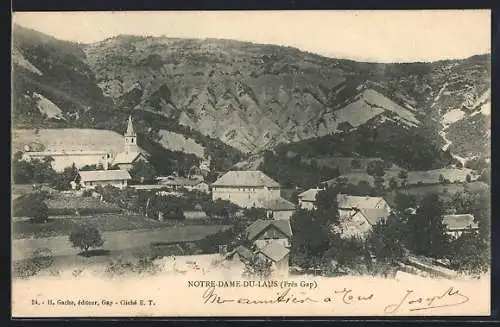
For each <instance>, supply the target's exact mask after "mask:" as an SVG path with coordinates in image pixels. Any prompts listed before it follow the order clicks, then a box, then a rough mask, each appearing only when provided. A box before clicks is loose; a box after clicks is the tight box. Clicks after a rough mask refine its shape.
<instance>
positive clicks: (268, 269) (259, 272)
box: [242, 256, 272, 279]
mask: <svg viewBox="0 0 500 327" xmlns="http://www.w3.org/2000/svg"><path fill="white" fill-rule="evenodd" d="M271 273H272V262H271V261H269V260H264V259H260V258H259V257H257V256H254V257H252V258H251V259H250V260H248V261H246V262H245V268H244V270H243V274H242V275H243V277H250V278H259V279H266V278H269V276H271Z"/></svg>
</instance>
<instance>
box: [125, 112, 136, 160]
mask: <svg viewBox="0 0 500 327" xmlns="http://www.w3.org/2000/svg"><path fill="white" fill-rule="evenodd" d="M124 136H125V152H127V153H128V152H138V151H139V148H138V147H137V134H136V133H135V131H134V125H133V124H132V116H129V117H128V124H127V131H126V132H125V135H124Z"/></svg>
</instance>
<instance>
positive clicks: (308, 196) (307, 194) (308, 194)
mask: <svg viewBox="0 0 500 327" xmlns="http://www.w3.org/2000/svg"><path fill="white" fill-rule="evenodd" d="M320 191H321V189H320V188H310V189H308V190H307V191H304V192H302V193H300V194H299V195H298V197H299V198H300V199H301V200H302V201H309V202H314V201H316V195H317V194H318V193H319V192H320Z"/></svg>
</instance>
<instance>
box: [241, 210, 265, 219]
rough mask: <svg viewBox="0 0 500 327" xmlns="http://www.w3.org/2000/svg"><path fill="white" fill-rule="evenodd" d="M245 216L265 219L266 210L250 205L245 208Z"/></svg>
mask: <svg viewBox="0 0 500 327" xmlns="http://www.w3.org/2000/svg"><path fill="white" fill-rule="evenodd" d="M245 217H247V219H248V220H257V219H266V217H267V216H266V210H265V209H262V208H255V207H252V208H250V209H247V210H245Z"/></svg>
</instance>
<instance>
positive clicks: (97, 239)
mask: <svg viewBox="0 0 500 327" xmlns="http://www.w3.org/2000/svg"><path fill="white" fill-rule="evenodd" d="M69 241H70V243H71V245H72V247H74V248H80V249H81V250H82V251H83V252H84V253H88V250H89V249H90V248H98V247H101V246H102V245H103V244H104V240H103V239H102V236H101V233H100V232H99V230H98V229H97V228H95V227H93V226H87V225H83V226H79V227H77V229H75V230H74V231H72V232H71V234H70V235H69Z"/></svg>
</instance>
